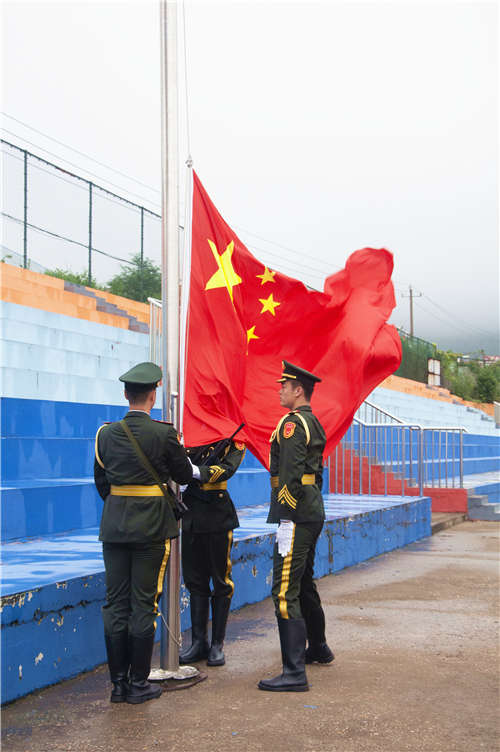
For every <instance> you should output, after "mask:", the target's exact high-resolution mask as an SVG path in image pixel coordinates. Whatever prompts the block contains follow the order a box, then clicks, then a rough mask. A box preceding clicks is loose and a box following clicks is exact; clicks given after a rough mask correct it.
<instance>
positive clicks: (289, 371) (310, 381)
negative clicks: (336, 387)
mask: <svg viewBox="0 0 500 752" xmlns="http://www.w3.org/2000/svg"><path fill="white" fill-rule="evenodd" d="M281 368H282V371H283V373H282V374H281V378H279V379H277V381H288V379H293V380H297V381H300V382H301V383H302V384H305V385H306V386H314V385H315V384H316V383H317V382H318V381H321V379H320V378H319V376H315V375H314V374H313V373H310V372H309V371H306V369H305V368H300V366H294V365H293V363H289V362H288V360H282V361H281Z"/></svg>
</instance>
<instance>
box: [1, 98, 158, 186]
mask: <svg viewBox="0 0 500 752" xmlns="http://www.w3.org/2000/svg"><path fill="white" fill-rule="evenodd" d="M2 115H3V116H4V117H8V118H9V119H10V120H14V121H15V122H16V123H19V124H20V125H23V126H24V127H25V128H29V130H30V131H34V133H38V134H39V135H40V136H44V138H48V139H49V140H50V141H53V142H54V143H56V144H59V146H64V148H65V149H70V151H74V152H75V154H79V155H80V156H81V157H85V159H89V160H90V161H91V162H95V164H98V165H99V166H100V167H105V168H106V169H107V170H110V172H115V173H116V174H117V175H121V176H122V177H124V178H126V179H127V180H131V181H132V182H133V183H137V184H138V185H142V187H143V188H147V189H148V190H150V191H153V193H158V194H159V193H160V191H159V190H158V189H157V188H153V187H152V186H151V185H148V184H147V183H143V182H142V181H141V180H137V178H133V177H131V176H130V175H127V174H126V173H125V172H121V171H120V170H117V169H115V168H114V167H110V165H107V164H105V163H104V162H99V160H98V159H95V158H94V157H91V156H90V154H86V153H85V152H83V151H79V150H78V149H75V147H74V146H70V145H69V144H65V143H64V142H63V141H58V139H57V138H54V137H53V136H49V135H48V133H44V132H43V131H39V130H38V129H37V128H33V126H32V125H28V123H24V122H23V121H22V120H19V119H18V118H15V117H13V115H9V114H8V113H7V112H3V111H2ZM7 133H9V131H7ZM12 135H15V134H12ZM18 138H22V137H21V136H18ZM28 143H29V141H28ZM38 148H40V147H38ZM48 153H49V154H50V152H48ZM70 164H71V163H70Z"/></svg>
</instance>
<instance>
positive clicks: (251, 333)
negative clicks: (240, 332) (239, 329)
mask: <svg viewBox="0 0 500 752" xmlns="http://www.w3.org/2000/svg"><path fill="white" fill-rule="evenodd" d="M251 339H260V337H257V335H256V334H255V327H254V326H251V327H250V329H247V345H248V343H249V342H250V340H251Z"/></svg>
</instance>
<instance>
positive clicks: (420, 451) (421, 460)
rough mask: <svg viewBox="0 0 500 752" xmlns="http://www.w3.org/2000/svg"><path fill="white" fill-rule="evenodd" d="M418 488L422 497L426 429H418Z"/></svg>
mask: <svg viewBox="0 0 500 752" xmlns="http://www.w3.org/2000/svg"><path fill="white" fill-rule="evenodd" d="M418 431H419V436H418V488H419V493H420V496H422V495H423V493H424V429H423V428H422V427H420V428H419V429H418Z"/></svg>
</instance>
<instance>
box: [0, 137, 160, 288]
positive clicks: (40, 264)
mask: <svg viewBox="0 0 500 752" xmlns="http://www.w3.org/2000/svg"><path fill="white" fill-rule="evenodd" d="M1 144H2V174H3V206H2V219H3V222H2V225H3V238H2V250H1V258H2V259H3V260H5V261H8V262H10V263H14V264H18V265H19V266H24V267H25V268H30V269H32V270H34V271H44V270H46V269H50V270H54V269H56V268H59V269H64V270H67V271H70V272H72V273H75V274H81V275H82V276H83V278H85V279H86V281H87V283H88V284H90V282H91V280H95V282H96V283H97V284H99V285H106V284H107V283H108V282H109V280H110V279H111V278H112V277H114V276H115V275H117V274H119V273H120V272H121V271H122V267H123V266H125V267H126V268H131V267H132V268H133V267H138V268H140V266H141V262H142V261H143V260H144V259H150V260H151V261H152V262H153V263H154V264H155V265H157V266H160V265H161V217H160V215H159V214H155V213H154V212H152V211H151V210H149V209H146V208H145V207H144V206H141V205H140V204H135V203H133V202H132V201H129V200H128V199H124V198H122V197H121V196H118V195H117V194H115V193H112V192H111V191H109V190H107V189H105V188H102V187H101V186H99V185H97V184H96V183H93V182H92V181H90V180H87V179H85V178H82V177H80V176H79V175H76V174H74V173H72V172H69V171H68V170H65V169H63V168H61V167H58V166H57V165H55V164H53V163H52V162H48V161H47V160H45V159H43V158H42V157H39V156H37V155H35V154H32V153H31V152H29V151H27V150H26V149H21V148H19V147H18V146H15V145H14V144H11V143H9V142H8V141H5V140H4V139H1Z"/></svg>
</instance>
